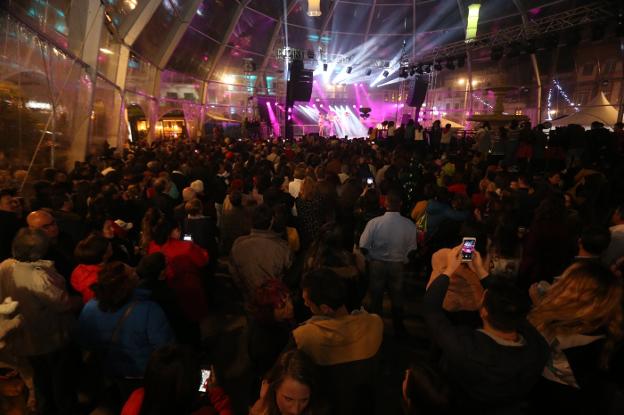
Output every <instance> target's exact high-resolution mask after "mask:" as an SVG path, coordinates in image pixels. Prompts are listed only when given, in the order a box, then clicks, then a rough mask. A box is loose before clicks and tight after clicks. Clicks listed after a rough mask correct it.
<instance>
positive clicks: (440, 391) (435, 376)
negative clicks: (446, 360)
mask: <svg viewBox="0 0 624 415" xmlns="http://www.w3.org/2000/svg"><path fill="white" fill-rule="evenodd" d="M449 407H450V388H449V386H448V384H447V383H446V381H445V379H444V377H443V376H441V375H440V373H438V371H436V370H435V369H434V368H432V367H431V366H429V365H428V364H426V363H424V362H419V363H414V364H413V365H412V366H411V367H410V368H409V369H407V370H406V371H405V377H404V378H403V408H404V411H405V414H406V415H417V414H429V415H434V414H446V413H449Z"/></svg>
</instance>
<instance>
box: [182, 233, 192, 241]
mask: <svg viewBox="0 0 624 415" xmlns="http://www.w3.org/2000/svg"><path fill="white" fill-rule="evenodd" d="M183 239H184V240H185V241H189V242H192V241H193V237H192V236H191V235H189V234H186V235H184V237H183Z"/></svg>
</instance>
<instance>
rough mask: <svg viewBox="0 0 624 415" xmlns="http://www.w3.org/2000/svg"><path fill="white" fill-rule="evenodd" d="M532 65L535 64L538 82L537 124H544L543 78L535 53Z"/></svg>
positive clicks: (534, 70)
mask: <svg viewBox="0 0 624 415" xmlns="http://www.w3.org/2000/svg"><path fill="white" fill-rule="evenodd" d="M531 63H532V64H533V72H534V73H535V80H536V81H537V123H538V124H541V123H542V78H541V76H540V71H539V66H538V64H537V58H536V57H535V53H532V54H531Z"/></svg>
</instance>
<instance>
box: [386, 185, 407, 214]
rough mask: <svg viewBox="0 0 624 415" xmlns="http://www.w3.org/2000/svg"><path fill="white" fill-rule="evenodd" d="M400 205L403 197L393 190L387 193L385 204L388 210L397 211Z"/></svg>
mask: <svg viewBox="0 0 624 415" xmlns="http://www.w3.org/2000/svg"><path fill="white" fill-rule="evenodd" d="M402 203H403V197H402V195H401V193H400V192H399V191H397V190H394V189H392V190H390V191H388V194H386V204H387V206H388V209H389V210H399V209H400V208H401V204H402Z"/></svg>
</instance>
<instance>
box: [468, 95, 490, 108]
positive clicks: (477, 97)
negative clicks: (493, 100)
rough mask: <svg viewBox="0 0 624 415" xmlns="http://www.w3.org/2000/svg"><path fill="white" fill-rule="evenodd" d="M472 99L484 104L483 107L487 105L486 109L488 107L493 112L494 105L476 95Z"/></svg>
mask: <svg viewBox="0 0 624 415" xmlns="http://www.w3.org/2000/svg"><path fill="white" fill-rule="evenodd" d="M472 97H473V98H474V99H476V100H477V101H479V102H480V103H482V104H483V105H485V106H486V107H488V108H489V109H491V110H493V109H494V107H493V106H492V104H490V103H489V102H487V101H485V100H484V99H483V98H481V97H480V96H477V95H475V94H472Z"/></svg>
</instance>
